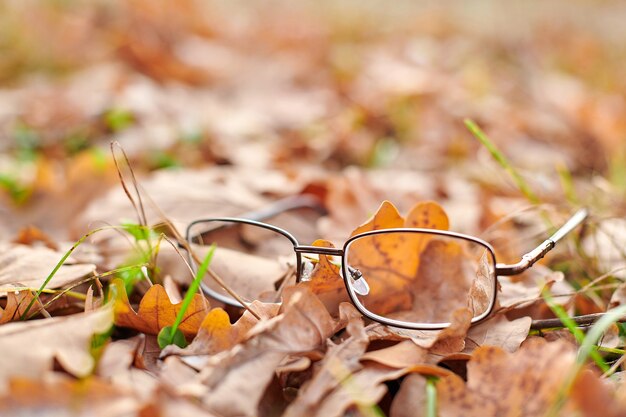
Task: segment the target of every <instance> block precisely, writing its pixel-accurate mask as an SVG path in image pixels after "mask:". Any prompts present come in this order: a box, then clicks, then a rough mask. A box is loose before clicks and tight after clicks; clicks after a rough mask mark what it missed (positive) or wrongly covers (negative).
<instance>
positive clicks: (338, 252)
mask: <svg viewBox="0 0 626 417" xmlns="http://www.w3.org/2000/svg"><path fill="white" fill-rule="evenodd" d="M293 249H294V251H295V252H296V262H297V263H298V264H297V267H296V282H300V281H302V280H306V277H305V276H304V269H303V262H302V254H303V253H309V254H315V255H330V256H340V257H341V258H342V259H343V254H344V251H343V249H338V248H326V247H323V246H311V245H295V246H294V248H293Z"/></svg>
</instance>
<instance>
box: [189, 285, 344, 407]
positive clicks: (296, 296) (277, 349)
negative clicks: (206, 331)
mask: <svg viewBox="0 0 626 417" xmlns="http://www.w3.org/2000/svg"><path fill="white" fill-rule="evenodd" d="M284 296H285V301H284V302H283V305H282V307H281V310H280V314H279V315H278V316H276V317H274V318H271V319H269V320H264V321H261V322H259V323H258V324H257V325H256V326H254V327H253V328H252V329H251V330H250V332H249V338H248V339H247V340H246V341H245V342H243V343H241V344H239V345H237V346H236V347H235V348H233V349H231V350H228V351H224V352H221V353H220V354H217V355H214V356H212V357H210V358H209V363H208V364H207V365H206V366H205V367H204V369H203V371H202V373H201V376H202V378H203V380H204V383H205V385H206V386H207V388H208V392H207V394H206V395H204V398H203V402H204V404H206V405H207V406H208V408H209V409H210V410H211V411H213V412H215V413H216V414H219V415H223V416H255V415H257V414H258V406H259V402H260V401H261V398H262V396H263V393H264V392H265V390H266V388H267V386H268V384H269V383H270V382H271V380H272V378H274V376H275V370H276V368H277V366H278V365H279V364H280V363H281V362H282V361H283V360H284V359H285V358H287V357H289V356H290V355H295V354H301V355H303V356H305V355H306V354H307V353H309V352H311V351H315V350H317V349H320V348H322V347H323V346H324V345H325V342H326V340H327V338H328V337H330V336H331V335H332V334H333V333H334V331H335V327H336V326H335V322H334V321H333V320H332V318H331V317H330V315H329V314H328V312H327V311H326V309H325V308H324V306H323V305H322V303H321V302H320V301H319V299H317V297H315V295H313V294H312V293H311V292H310V291H308V290H306V289H304V288H288V289H287V290H286V292H285V295H284Z"/></svg>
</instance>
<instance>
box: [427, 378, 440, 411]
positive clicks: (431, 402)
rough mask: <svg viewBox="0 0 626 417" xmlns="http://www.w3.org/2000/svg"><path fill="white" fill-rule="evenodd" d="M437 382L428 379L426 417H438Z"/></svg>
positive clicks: (435, 379)
mask: <svg viewBox="0 0 626 417" xmlns="http://www.w3.org/2000/svg"><path fill="white" fill-rule="evenodd" d="M437 380H438V378H435V377H428V378H426V417H437Z"/></svg>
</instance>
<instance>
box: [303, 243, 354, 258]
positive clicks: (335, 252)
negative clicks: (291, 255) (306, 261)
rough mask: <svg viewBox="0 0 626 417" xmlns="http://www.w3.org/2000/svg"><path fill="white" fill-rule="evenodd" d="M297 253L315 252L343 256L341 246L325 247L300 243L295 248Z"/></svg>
mask: <svg viewBox="0 0 626 417" xmlns="http://www.w3.org/2000/svg"><path fill="white" fill-rule="evenodd" d="M294 250H295V251H296V253H314V254H316V255H331V256H343V254H344V251H343V249H341V248H325V247H323V246H308V245H298V246H296V247H295V248H294Z"/></svg>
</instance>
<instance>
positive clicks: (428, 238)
mask: <svg viewBox="0 0 626 417" xmlns="http://www.w3.org/2000/svg"><path fill="white" fill-rule="evenodd" d="M345 256H346V263H347V266H348V268H347V270H348V271H351V272H349V274H351V275H352V277H351V278H352V280H353V279H354V276H355V275H358V274H360V275H361V276H362V279H364V280H365V281H366V283H367V285H368V286H369V291H368V292H367V293H365V294H364V293H363V292H362V291H355V290H354V288H356V287H355V286H354V284H350V286H351V288H352V290H351V292H352V294H353V297H355V298H356V301H357V302H358V303H360V304H361V306H362V307H363V309H365V310H367V311H368V312H370V313H373V314H375V315H377V316H380V317H382V318H386V319H392V320H398V321H400V322H403V323H404V324H408V325H414V324H417V323H421V324H433V325H443V324H446V323H450V322H451V318H452V315H453V314H454V313H455V312H456V311H459V310H467V311H469V312H470V313H471V316H472V317H473V318H479V317H481V316H482V315H484V314H487V313H488V311H489V310H490V308H491V304H492V303H493V300H494V298H495V259H494V256H493V253H492V252H491V251H490V249H489V248H488V247H486V246H484V245H483V244H481V243H479V242H476V241H472V240H466V239H463V238H460V237H455V236H448V235H437V234H431V233H422V232H389V233H381V234H373V235H368V236H363V237H360V238H358V239H356V240H354V241H352V242H350V244H349V245H348V247H347V248H346V255H345ZM352 270H355V271H358V272H357V273H355V272H353V271H352ZM349 282H351V281H349ZM354 282H358V280H357V281H354Z"/></svg>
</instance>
